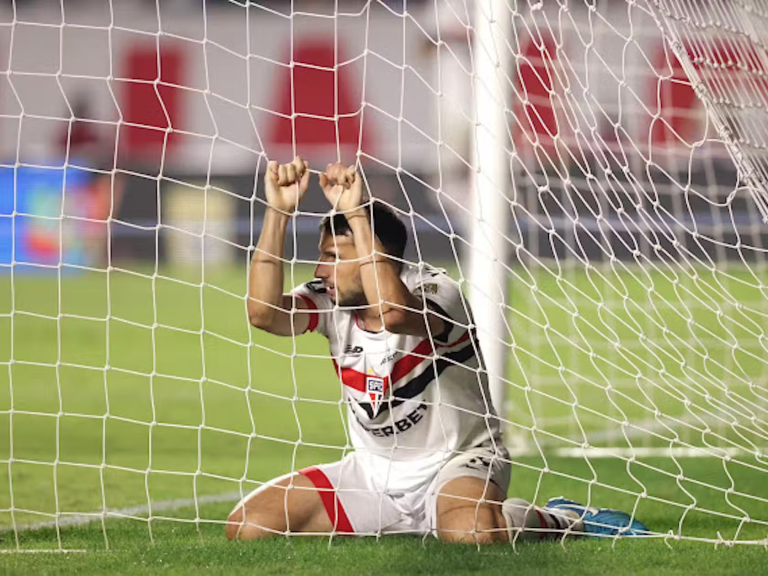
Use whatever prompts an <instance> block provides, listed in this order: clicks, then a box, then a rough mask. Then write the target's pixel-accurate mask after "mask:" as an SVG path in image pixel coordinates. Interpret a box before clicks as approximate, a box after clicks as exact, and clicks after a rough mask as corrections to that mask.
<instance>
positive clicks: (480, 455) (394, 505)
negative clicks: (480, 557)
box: [300, 445, 510, 535]
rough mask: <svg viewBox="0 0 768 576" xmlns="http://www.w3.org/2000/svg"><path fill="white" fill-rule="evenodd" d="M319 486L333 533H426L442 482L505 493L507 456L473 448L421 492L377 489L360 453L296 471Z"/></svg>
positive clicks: (431, 527) (447, 464)
mask: <svg viewBox="0 0 768 576" xmlns="http://www.w3.org/2000/svg"><path fill="white" fill-rule="evenodd" d="M300 473H301V474H303V475H304V476H306V477H307V478H309V479H310V480H311V481H312V483H313V484H314V485H315V486H316V487H317V489H318V493H319V494H320V497H321V498H322V501H323V504H324V506H325V510H326V512H328V517H329V518H330V520H331V522H332V523H333V525H334V528H335V531H336V532H344V533H354V534H359V535H378V534H395V533H408V534H429V533H432V532H434V530H435V518H436V508H437V496H438V495H439V493H440V490H441V489H442V487H443V486H445V484H446V483H448V482H450V481H451V480H454V479H456V478H462V477H465V476H471V477H475V478H481V479H483V480H485V481H490V482H493V483H494V484H496V485H497V486H498V487H499V488H501V490H502V492H503V493H504V494H505V495H506V493H507V488H508V487H509V479H510V463H509V455H508V454H507V453H506V451H499V450H498V449H496V450H495V449H494V448H493V447H492V446H490V445H489V446H480V447H477V448H472V449H470V450H467V451H465V452H462V453H461V454H457V455H456V456H454V457H453V458H451V459H450V460H448V461H446V462H445V463H444V464H443V465H442V466H441V467H440V469H439V470H438V471H437V473H436V474H434V475H433V476H432V477H431V478H427V479H425V482H424V488H422V489H420V490H415V491H409V492H403V491H400V492H392V491H388V490H381V489H380V488H378V487H376V485H375V484H374V482H373V478H371V474H370V473H369V471H368V469H367V468H366V466H365V464H364V458H362V457H360V454H358V453H356V452H352V453H350V454H348V455H347V456H345V457H344V458H343V459H341V460H339V461H338V462H332V463H330V464H320V465H318V466H314V467H311V468H307V469H305V470H301V471H300Z"/></svg>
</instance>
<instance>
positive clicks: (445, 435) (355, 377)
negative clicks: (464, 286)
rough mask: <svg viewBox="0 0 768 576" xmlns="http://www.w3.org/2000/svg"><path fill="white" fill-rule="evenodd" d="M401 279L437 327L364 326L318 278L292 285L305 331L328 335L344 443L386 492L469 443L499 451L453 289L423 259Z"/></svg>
mask: <svg viewBox="0 0 768 576" xmlns="http://www.w3.org/2000/svg"><path fill="white" fill-rule="evenodd" d="M401 278H402V280H403V283H404V284H405V285H406V287H407V288H408V290H409V291H410V292H411V293H412V294H414V295H416V296H418V297H419V298H420V299H422V302H423V303H424V304H425V305H426V306H428V307H429V308H430V309H431V310H432V311H434V312H436V313H437V314H439V315H440V316H441V317H442V318H443V319H444V321H445V324H446V330H445V332H444V333H443V334H433V335H432V337H431V338H429V337H428V338H422V337H419V336H409V335H405V334H393V333H390V332H387V331H381V332H376V333H374V332H368V331H366V330H364V329H363V325H362V321H361V320H360V319H359V318H358V316H357V314H356V313H355V312H353V311H349V310H340V309H338V308H337V307H335V306H334V303H333V301H332V300H331V298H330V297H329V296H328V295H327V294H326V292H325V288H324V286H323V284H322V281H320V280H315V281H312V282H308V283H307V284H304V285H302V286H299V287H297V288H295V289H294V290H293V292H292V293H293V294H295V295H297V296H298V297H300V298H302V299H303V300H304V302H305V303H306V305H307V307H308V308H309V309H310V310H311V313H310V323H309V328H308V330H309V331H317V332H319V333H321V334H323V335H324V336H325V337H327V338H328V340H329V343H330V351H331V356H332V358H333V364H334V368H335V370H336V372H337V373H338V375H339V378H340V380H341V382H342V384H343V387H342V388H343V390H344V400H345V401H346V402H347V404H348V420H349V434H350V439H351V441H352V445H353V446H354V448H355V450H356V451H357V452H363V453H367V454H368V455H369V458H368V463H369V465H370V467H371V473H372V474H373V476H374V477H375V478H376V479H377V481H378V482H379V484H380V486H381V487H382V488H383V489H384V488H386V489H387V490H395V491H397V490H403V491H407V490H413V489H415V488H418V487H419V486H423V485H425V484H426V483H427V482H429V481H430V479H431V478H432V477H433V476H434V475H435V474H436V473H437V471H438V470H439V468H440V466H441V465H442V464H443V463H444V462H445V461H446V460H448V459H450V458H451V457H453V456H455V455H456V454H458V453H461V452H464V451H466V450H469V449H471V448H475V447H478V446H481V445H489V444H490V445H493V446H494V447H496V446H498V450H500V451H501V450H503V447H502V445H501V432H500V426H499V421H498V418H497V417H496V414H495V412H494V410H493V407H492V406H491V401H490V394H489V391H488V385H487V378H486V377H485V374H484V373H482V372H480V371H479V370H478V368H479V366H480V361H479V355H480V350H479V346H478V342H477V337H476V334H475V333H474V331H473V330H469V329H468V325H469V324H470V322H469V320H468V318H469V317H470V314H469V312H468V311H469V307H468V304H467V303H466V302H465V300H464V297H463V295H462V293H461V290H460V289H459V287H458V285H457V284H456V283H455V282H454V281H453V280H451V278H450V277H449V276H448V275H447V274H445V273H443V272H442V271H438V270H435V269H432V268H429V269H425V270H422V271H419V270H418V269H416V268H413V267H406V268H404V270H403V273H402V274H401Z"/></svg>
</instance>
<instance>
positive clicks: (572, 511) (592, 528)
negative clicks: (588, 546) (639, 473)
mask: <svg viewBox="0 0 768 576" xmlns="http://www.w3.org/2000/svg"><path fill="white" fill-rule="evenodd" d="M544 510H546V511H547V512H550V513H551V514H553V515H555V516H559V517H561V518H562V517H566V518H569V519H571V520H576V521H577V522H576V523H575V524H573V525H572V528H573V530H575V531H576V532H584V533H585V534H590V535H592V536H644V535H647V534H650V531H649V530H648V527H647V526H646V525H645V524H643V523H642V522H640V521H639V520H637V519H634V520H633V519H632V517H631V516H630V515H629V514H627V513H626V512H620V511H619V510H611V509H610V508H591V507H590V508H587V507H586V506H584V505H583V504H579V503H577V502H574V501H573V500H568V499H566V498H562V497H560V498H552V499H551V500H550V501H549V502H547V504H546V506H544Z"/></svg>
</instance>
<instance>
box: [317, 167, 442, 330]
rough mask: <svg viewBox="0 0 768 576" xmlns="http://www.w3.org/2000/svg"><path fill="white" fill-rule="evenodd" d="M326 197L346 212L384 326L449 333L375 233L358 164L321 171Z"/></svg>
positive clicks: (366, 286)
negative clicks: (404, 278) (414, 291)
mask: <svg viewBox="0 0 768 576" xmlns="http://www.w3.org/2000/svg"><path fill="white" fill-rule="evenodd" d="M320 186H321V188H322V189H323V192H324V193H325V196H326V198H327V199H328V201H329V202H331V204H332V205H334V206H335V207H336V209H337V210H338V211H339V212H343V213H344V215H345V216H346V218H347V221H348V222H349V227H350V229H351V230H352V237H353V239H354V242H355V249H356V250H357V256H358V258H360V277H361V280H362V283H363V291H364V292H365V297H366V299H367V300H368V304H369V305H371V306H372V307H373V308H374V309H376V308H378V309H379V310H380V314H381V321H382V323H383V325H384V328H385V329H386V330H387V331H389V332H392V333H395V334H411V335H414V336H424V337H426V336H430V335H432V336H435V335H438V334H442V333H444V332H445V329H446V327H445V322H444V321H443V319H442V318H440V317H439V316H436V315H435V314H429V313H428V314H424V312H423V300H422V299H421V298H419V297H418V296H415V295H414V294H411V292H410V291H409V290H408V287H407V286H406V285H405V284H404V283H403V281H402V280H401V278H400V271H399V266H398V263H397V262H395V261H394V260H392V259H390V258H389V257H388V256H387V255H386V253H385V252H384V248H383V246H382V245H381V243H380V242H379V240H378V239H377V238H376V236H375V235H374V234H373V230H372V229H371V223H370V221H369V217H368V215H367V214H366V212H365V210H364V209H363V208H362V207H361V206H362V204H363V180H362V177H361V176H360V174H359V173H358V172H357V171H356V170H355V168H354V166H351V167H349V168H346V167H344V166H342V165H341V164H334V165H329V166H328V167H327V169H326V172H325V174H320Z"/></svg>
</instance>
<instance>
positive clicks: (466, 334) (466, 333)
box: [440, 330, 469, 348]
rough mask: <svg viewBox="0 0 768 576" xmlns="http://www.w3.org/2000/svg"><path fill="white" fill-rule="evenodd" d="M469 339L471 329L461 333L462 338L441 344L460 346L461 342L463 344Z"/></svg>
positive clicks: (447, 346)
mask: <svg viewBox="0 0 768 576" xmlns="http://www.w3.org/2000/svg"><path fill="white" fill-rule="evenodd" d="M467 340H469V330H467V331H466V332H464V334H462V335H461V338H459V339H458V340H456V341H455V342H451V343H450V344H445V345H444V346H440V347H441V348H453V347H454V346H458V345H459V344H462V343H464V342H466V341H467Z"/></svg>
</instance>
